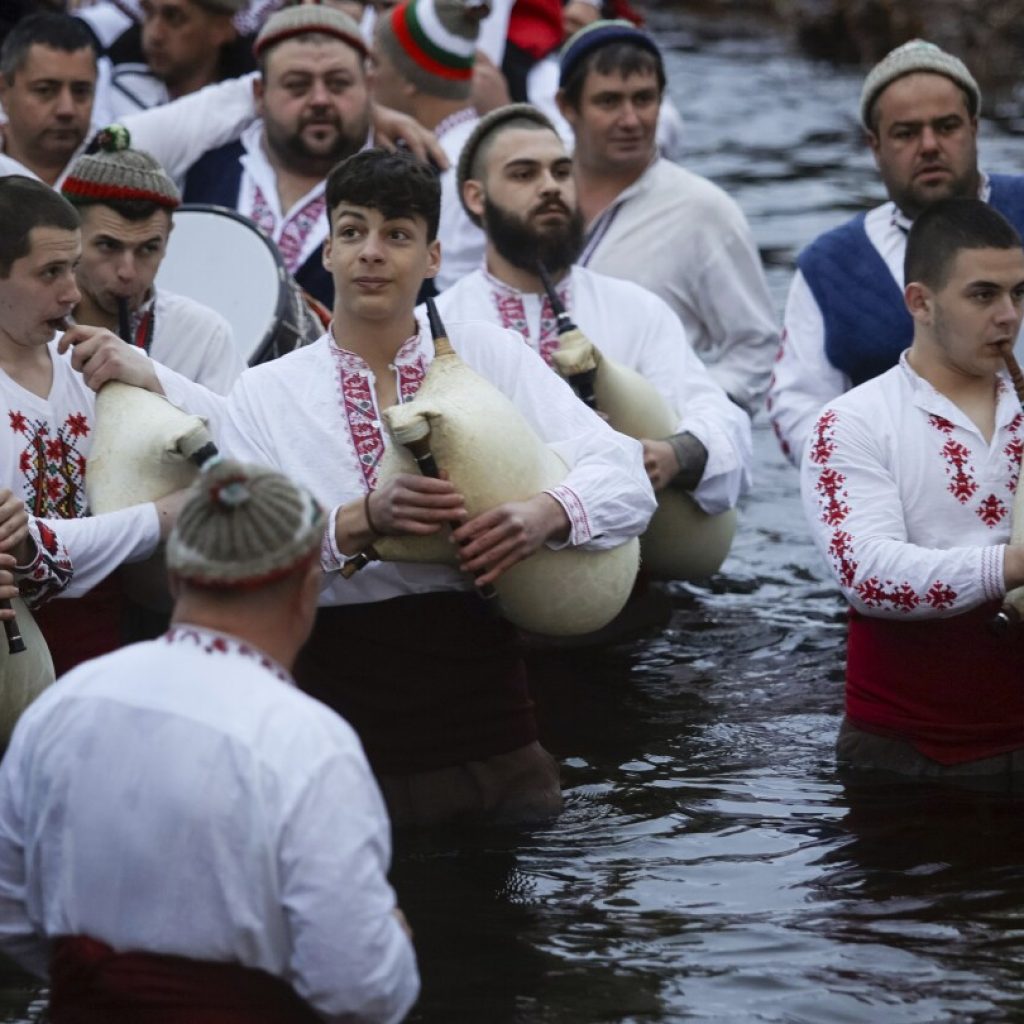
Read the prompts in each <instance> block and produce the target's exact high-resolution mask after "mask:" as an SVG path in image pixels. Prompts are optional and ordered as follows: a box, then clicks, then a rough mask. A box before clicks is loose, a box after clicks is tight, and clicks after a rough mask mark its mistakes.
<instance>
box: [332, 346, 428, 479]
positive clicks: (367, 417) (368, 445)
mask: <svg viewBox="0 0 1024 1024" xmlns="http://www.w3.org/2000/svg"><path fill="white" fill-rule="evenodd" d="M417 341H418V338H416V337H414V338H411V339H410V340H409V341H407V342H406V343H405V345H403V346H402V348H401V349H400V350H399V352H398V355H397V356H396V357H395V358H396V360H401V361H400V362H396V364H395V370H396V372H397V373H398V397H399V401H400V402H408V401H409V399H411V398H412V397H414V396H415V395H416V393H417V392H418V391H419V389H420V385H421V384H422V383H423V378H424V376H425V375H426V372H427V367H426V363H425V361H424V359H423V355H422V354H421V353H420V352H419V351H418V350H417V348H416V343H417ZM331 351H332V352H333V353H334V354H335V357H336V358H337V360H338V374H339V376H340V384H341V397H342V403H343V406H344V413H345V420H346V422H347V423H348V429H349V434H350V436H351V438H352V444H353V446H354V448H355V452H356V461H357V462H358V463H359V468H360V469H361V470H362V472H363V481H364V482H365V484H366V489H367V490H370V491H372V490H373V489H374V488H375V487H376V486H377V471H378V467H379V466H380V460H381V458H382V457H383V455H384V447H385V442H384V427H383V424H382V423H381V421H380V419H379V417H378V416H377V407H376V404H375V400H374V395H373V386H372V384H371V382H370V370H369V367H368V366H367V365H366V363H365V362H363V360H362V359H360V358H359V357H358V356H357V355H355V353H353V352H348V351H346V350H344V349H339V348H337V346H335V345H332V346H331Z"/></svg>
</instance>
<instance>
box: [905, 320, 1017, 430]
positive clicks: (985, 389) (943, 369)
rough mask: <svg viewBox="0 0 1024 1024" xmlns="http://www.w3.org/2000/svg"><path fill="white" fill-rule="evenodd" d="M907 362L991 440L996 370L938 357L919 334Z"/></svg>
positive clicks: (994, 407)
mask: <svg viewBox="0 0 1024 1024" xmlns="http://www.w3.org/2000/svg"><path fill="white" fill-rule="evenodd" d="M907 362H908V363H909V364H910V366H911V368H912V369H913V370H914V372H915V373H916V374H917V375H918V376H920V377H922V378H923V379H924V380H926V381H928V383H929V384H931V386H932V387H933V388H935V390H936V391H938V392H939V394H940V395H944V396H945V397H946V398H948V399H949V400H950V401H951V402H952V403H953V404H954V405H955V406H956V407H957V408H958V409H960V411H961V412H963V414H964V415H965V416H967V417H968V418H969V419H970V420H971V422H972V423H974V425H975V426H976V427H977V428H978V430H980V431H981V434H982V436H983V437H984V438H985V440H986V441H988V442H991V440H992V435H993V433H994V432H995V416H996V406H997V405H998V393H997V390H996V382H997V380H998V375H997V374H996V373H984V374H972V373H967V372H965V371H962V370H959V369H957V368H956V367H954V366H950V365H949V364H948V363H947V362H944V361H943V360H942V359H940V358H938V357H937V356H936V354H935V353H934V351H933V350H932V347H931V346H928V345H927V344H922V343H921V342H920V341H919V340H918V339H917V338H915V339H914V344H913V345H912V346H911V348H910V352H909V353H908V354H907Z"/></svg>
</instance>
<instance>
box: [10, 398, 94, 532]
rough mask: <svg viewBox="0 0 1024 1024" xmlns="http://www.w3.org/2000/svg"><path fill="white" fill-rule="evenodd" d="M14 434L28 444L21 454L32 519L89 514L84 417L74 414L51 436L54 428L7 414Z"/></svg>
mask: <svg viewBox="0 0 1024 1024" xmlns="http://www.w3.org/2000/svg"><path fill="white" fill-rule="evenodd" d="M8 420H9V422H10V426H11V430H12V431H14V432H15V433H16V434H21V435H22V436H23V437H24V438H25V439H26V441H27V444H26V445H25V447H24V448H23V449H22V450H21V451H20V452H19V453H18V469H19V470H20V472H21V474H22V476H23V478H24V495H25V504H26V505H27V506H28V509H29V511H30V512H31V514H32V515H34V516H37V517H41V518H46V519H76V518H78V517H79V516H84V515H85V513H86V502H85V489H84V486H83V484H84V480H85V456H84V455H83V454H82V453H81V452H80V451H79V450H78V441H79V439H80V438H83V437H87V436H88V434H89V429H90V428H89V421H88V420H87V419H86V416H85V414H84V413H71V414H70V415H69V416H68V417H67V418H66V419H65V420H64V423H63V424H62V425H61V426H59V427H57V432H56V435H55V436H54V435H53V434H51V432H50V431H51V424H49V423H47V422H46V420H44V419H32V418H30V417H29V416H27V415H25V414H24V413H22V412H18V411H16V410H8Z"/></svg>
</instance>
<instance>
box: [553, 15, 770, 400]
mask: <svg viewBox="0 0 1024 1024" xmlns="http://www.w3.org/2000/svg"><path fill="white" fill-rule="evenodd" d="M664 91H665V67H664V64H663V63H662V59H661V52H660V51H659V49H658V47H657V44H656V43H655V42H654V40H653V39H652V38H651V37H650V36H649V35H648V34H647V33H646V32H642V31H641V30H640V29H638V28H636V27H635V26H634V25H632V24H630V23H629V22H628V21H595V22H594V23H593V24H592V25H589V26H587V28H585V29H582V30H581V31H579V32H577V33H576V35H574V36H573V37H572V39H570V40H569V41H568V42H567V43H566V44H565V47H564V49H563V50H562V57H561V72H560V77H559V91H558V106H559V108H560V109H561V111H562V115H563V116H564V117H565V119H566V120H567V121H568V122H569V124H570V125H571V126H572V130H573V134H574V136H575V139H576V148H575V151H574V153H573V160H574V165H575V176H576V189H577V193H578V195H579V204H580V209H581V210H582V212H583V217H584V220H585V221H586V228H587V236H586V244H585V246H584V249H583V253H582V255H581V257H580V263H581V264H582V265H583V266H585V267H587V268H589V269H590V270H596V271H598V273H601V274H609V275H610V276H612V277H621V278H624V279H625V280H627V281H635V282H636V283H637V284H640V285H643V286H644V287H645V288H649V289H650V290H651V291H652V292H654V293H655V295H659V296H660V297H661V298H662V299H664V300H665V301H666V302H667V303H668V304H669V306H670V307H671V308H672V310H673V311H674V312H675V313H676V315H677V316H678V317H679V319H680V320H681V321H682V323H683V326H684V327H685V328H686V337H687V338H688V339H689V341H690V344H691V345H692V346H693V348H694V350H695V351H696V352H697V354H698V355H700V356H701V358H703V359H704V360H705V362H707V363H708V364H709V365H708V368H709V369H710V371H711V376H712V377H714V379H715V380H716V381H717V382H718V383H719V384H720V385H721V386H722V388H723V389H724V390H725V392H726V394H728V395H729V397H730V398H731V399H733V401H735V402H736V403H737V404H738V405H740V406H742V407H743V408H744V409H746V410H747V412H748V413H751V414H753V413H754V412H755V411H756V410H757V408H758V406H759V405H760V403H761V396H762V395H763V394H764V390H765V388H766V387H767V384H768V376H769V373H770V371H771V363H772V358H773V356H774V355H775V351H776V349H777V348H778V337H779V336H778V330H777V327H776V322H775V314H774V312H773V310H772V303H771V298H770V296H769V294H768V285H767V283H766V282H765V278H764V271H763V269H762V268H761V260H760V257H759V256H758V252H757V247H756V246H755V245H754V240H753V238H752V236H751V233H750V226H749V224H747V221H746V218H745V217H744V216H743V212H742V211H741V210H740V208H739V206H737V205H736V203H735V202H734V201H733V200H732V199H730V198H729V196H727V195H726V194H725V193H724V192H723V191H722V190H721V189H720V188H719V187H718V186H717V185H714V184H712V183H711V182H710V181H708V180H707V179H706V178H701V177H700V176H699V175H696V174H693V173H692V172H691V171H688V170H685V169H684V168H682V167H680V166H679V165H678V164H674V163H673V162H672V161H671V160H666V159H665V158H663V157H659V156H658V145H657V138H656V135H657V126H658V111H659V109H660V106H661V98H662V95H663V93H664Z"/></svg>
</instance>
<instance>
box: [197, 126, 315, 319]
mask: <svg viewBox="0 0 1024 1024" xmlns="http://www.w3.org/2000/svg"><path fill="white" fill-rule="evenodd" d="M244 154H245V147H244V146H243V145H242V144H241V142H229V143H227V144H226V145H224V146H220V147H219V148H218V149H211V150H210V151H209V152H208V153H204V154H203V155H202V156H201V157H200V158H199V159H198V160H197V161H196V162H195V163H194V164H193V165H192V166H191V167H190V168H189V169H188V174H186V175H185V190H184V194H183V198H184V200H185V202H186V203H216V205H218V206H226V207H228V209H231V210H235V209H237V208H238V190H239V188H240V187H241V185H242V156H243V155H244ZM295 280H296V281H298V282H299V284H300V285H301V286H302V287H303V288H305V289H306V291H307V292H309V294H310V295H312V296H313V298H315V299H319V301H320V302H322V303H323V304H324V305H325V306H326V307H327V308H328V309H331V308H332V307H333V306H334V281H333V280H332V279H331V275H330V274H329V273H328V272H327V270H326V269H325V268H324V265H323V262H322V261H321V257H320V247H319V246H318V247H317V249H316V251H315V252H314V253H313V254H312V255H311V256H310V257H309V259H307V260H306V262H305V263H303V264H302V266H301V267H299V269H298V271H297V272H296V274H295Z"/></svg>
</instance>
